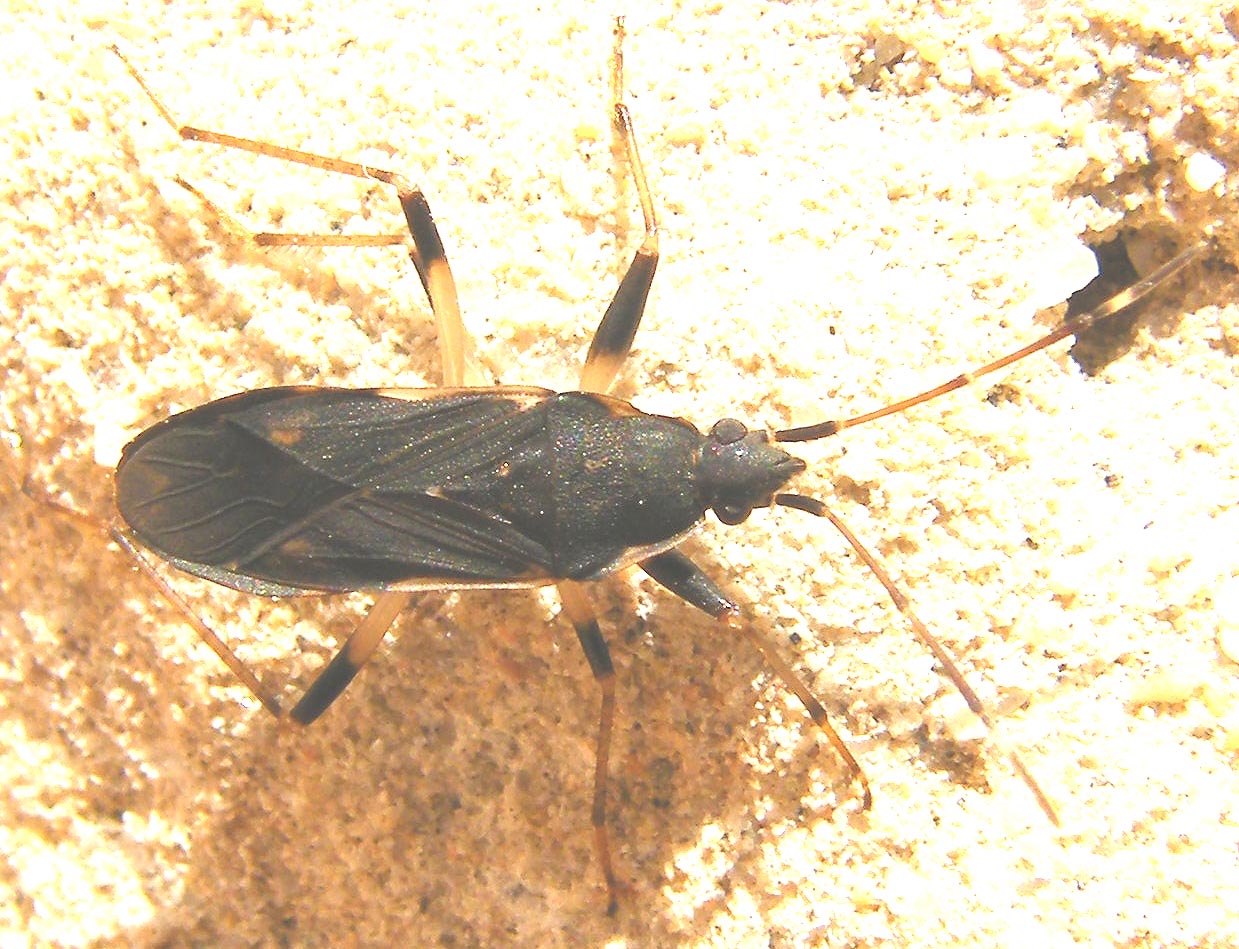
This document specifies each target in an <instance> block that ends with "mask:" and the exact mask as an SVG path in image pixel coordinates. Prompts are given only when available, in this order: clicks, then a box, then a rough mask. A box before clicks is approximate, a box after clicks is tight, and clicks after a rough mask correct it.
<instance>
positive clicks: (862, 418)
mask: <svg viewBox="0 0 1239 949" xmlns="http://www.w3.org/2000/svg"><path fill="white" fill-rule="evenodd" d="M1210 244H1211V241H1210V240H1209V238H1203V239H1201V240H1199V241H1197V242H1196V243H1195V244H1193V245H1192V246H1190V247H1188V248H1187V249H1186V250H1181V251H1179V253H1178V254H1176V255H1175V256H1174V257H1172V258H1171V259H1170V260H1168V261H1166V263H1164V264H1162V265H1161V266H1160V267H1158V268H1157V269H1156V270H1154V271H1153V272H1152V273H1151V274H1149V275H1148V276H1147V277H1145V278H1144V279H1143V280H1140V281H1138V282H1136V283H1134V284H1132V285H1131V286H1130V287H1128V288H1127V289H1126V290H1124V291H1123V292H1122V293H1119V294H1116V295H1115V296H1113V297H1111V298H1110V299H1109V300H1107V301H1106V302H1105V303H1103V304H1101V305H1100V306H1098V307H1096V308H1094V309H1092V310H1089V311H1088V312H1087V313H1081V314H1080V315H1079V316H1075V317H1069V318H1068V319H1065V320H1063V321H1062V322H1061V323H1059V324H1058V326H1056V327H1055V328H1054V329H1053V330H1051V331H1050V332H1048V333H1046V334H1045V335H1044V336H1042V337H1041V338H1040V339H1038V340H1035V341H1034V342H1031V343H1029V344H1028V345H1027V346H1025V347H1023V348H1022V349H1017V350H1016V351H1015V352H1013V353H1008V354H1007V355H1005V356H1003V357H1002V358H1000V359H995V360H994V361H993V362H990V363H986V364H985V365H984V366H979V367H977V368H976V369H973V370H972V371H971V372H965V373H961V374H960V375H958V376H956V377H955V378H954V379H951V380H950V381H949V382H944V383H943V384H942V385H940V386H936V387H935V388H933V389H928V390H926V391H925V392H922V393H920V394H919V395H914V396H911V397H909V398H907V399H902V400H900V401H899V402H892V403H891V404H890V405H886V406H883V407H882V408H880V409H875V410H874V411H872V412H866V413H865V414H864V415H857V416H855V417H853V418H849V419H836V420H833V421H829V422H818V423H816V424H814V425H801V426H799V427H797V428H785V429H783V430H782V431H777V432H774V433H772V434H773V437H774V440H775V441H776V442H811V441H815V440H816V439H819V438H826V437H827V436H829V435H837V434H838V433H839V432H841V431H843V430H844V429H845V428H853V427H854V426H857V425H863V424H864V423H866V422H872V421H874V420H876V419H880V418H886V416H888V415H895V414H897V413H899V412H902V411H904V410H905V409H910V408H912V407H913V406H914V405H920V404H921V403H923V402H928V401H930V400H931V399H936V398H938V396H940V395H946V394H947V393H948V392H954V391H955V390H956V389H962V388H963V387H964V386H966V385H969V384H970V383H972V382H973V381H974V380H976V379H979V378H981V377H982V376H987V375H989V374H990V373H992V372H997V371H998V370H999V369H1003V368H1005V367H1007V366H1009V365H1011V364H1012V363H1016V362H1019V361H1020V360H1021V359H1023V358H1025V357H1026V356H1031V355H1032V354H1033V353H1038V352H1040V351H1041V350H1043V349H1046V348H1047V347H1049V346H1053V345H1054V344H1055V343H1057V342H1058V341H1059V340H1062V339H1066V338H1067V337H1068V336H1075V335H1076V334H1077V333H1082V332H1084V331H1085V330H1087V329H1089V328H1090V327H1092V326H1095V325H1096V324H1098V323H1100V322H1101V321H1102V320H1106V319H1109V318H1110V317H1112V316H1114V315H1115V314H1116V313H1121V312H1122V311H1123V310H1126V309H1127V308H1128V307H1130V306H1132V305H1133V304H1135V303H1137V302H1139V301H1140V300H1142V299H1144V298H1145V297H1146V296H1148V295H1149V294H1150V293H1152V292H1153V291H1154V290H1155V289H1157V287H1158V286H1160V285H1161V284H1162V283H1164V282H1165V281H1167V280H1169V279H1170V278H1171V277H1172V276H1174V275H1175V274H1176V273H1178V272H1179V271H1180V270H1182V269H1183V268H1184V267H1186V266H1187V265H1188V264H1190V263H1191V262H1192V261H1194V260H1196V259H1197V258H1198V257H1200V256H1201V255H1202V254H1203V253H1204V252H1205V251H1206V250H1207V249H1208V247H1209V246H1210ZM791 506H793V507H794V506H795V505H791ZM810 513H812V512H810Z"/></svg>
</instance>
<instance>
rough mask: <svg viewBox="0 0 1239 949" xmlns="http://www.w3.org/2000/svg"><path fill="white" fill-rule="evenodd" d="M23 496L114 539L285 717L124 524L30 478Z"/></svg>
mask: <svg viewBox="0 0 1239 949" xmlns="http://www.w3.org/2000/svg"><path fill="white" fill-rule="evenodd" d="M21 489H22V493H23V494H25V495H26V497H28V498H30V500H32V501H34V502H35V503H36V504H40V505H42V506H43V507H46V508H48V509H49V510H51V511H54V512H55V513H57V514H59V515H61V516H63V517H68V518H71V519H72V520H74V521H77V522H78V523H79V524H82V525H85V526H86V527H89V528H91V529H92V530H96V531H98V532H99V533H101V534H102V535H104V536H105V537H109V538H111V539H112V540H113V541H114V542H115V543H116V545H117V546H118V547H120V549H121V550H123V551H124V552H125V553H126V554H128V555H129V557H130V559H132V560H133V563H134V565H135V566H136V567H137V568H138V571H139V572H140V573H141V574H142V575H143V576H144V577H146V579H147V580H149V581H150V582H151V584H152V585H154V587H155V589H157V590H158V591H159V592H160V594H161V595H162V596H163V598H164V599H165V600H167V601H168V603H169V604H170V605H171V606H173V607H174V608H175V609H177V610H178V611H180V613H181V615H182V616H184V617H185V620H186V622H188V623H189V625H190V626H192V627H193V628H194V632H196V633H197V634H198V637H199V638H200V639H201V640H202V641H203V642H204V643H205V644H206V645H207V646H208V647H210V649H211V651H212V652H214V653H215V655H217V656H219V658H220V660H221V661H222V662H223V663H224V665H226V666H227V667H228V669H229V670H230V671H231V672H232V674H233V675H235V676H236V677H237V679H238V680H239V681H240V682H241V684H242V685H244V686H245V687H246V688H247V689H249V690H250V693H251V694H252V695H253V696H254V698H256V699H257V700H258V701H259V703H260V704H261V705H262V707H263V708H265V709H266V710H267V711H268V712H270V713H271V714H272V715H274V716H275V717H276V718H279V717H280V715H281V711H280V703H279V701H278V700H277V699H276V698H275V697H274V696H273V695H272V694H271V693H270V692H268V691H267V690H266V688H264V687H263V685H262V683H261V682H259V681H258V677H257V676H255V675H254V673H253V672H251V671H250V668H249V666H247V665H246V664H245V663H244V662H242V661H241V658H240V657H239V656H238V655H237V654H236V653H235V652H233V651H232V648H231V647H230V646H229V645H228V644H227V643H226V642H224V641H223V640H222V639H220V638H219V634H218V633H216V632H215V630H213V629H211V627H210V626H208V625H207V624H206V623H204V622H203V621H202V619H201V618H200V617H199V616H198V614H197V613H195V612H194V610H193V607H191V606H190V605H189V604H188V603H186V602H185V598H184V597H183V596H181V595H180V594H179V593H177V592H176V590H175V588H173V586H172V584H170V583H168V581H167V580H165V579H164V578H163V575H162V574H161V573H160V572H159V569H158V568H157V567H156V566H155V565H154V564H153V563H151V561H150V560H149V559H148V558H147V557H146V556H145V555H144V554H143V553H142V551H141V549H140V548H139V547H138V546H137V545H136V544H135V543H134V542H133V540H132V538H131V537H130V536H129V534H128V532H127V531H126V530H125V528H124V527H123V525H121V523H120V522H119V520H117V521H113V522H112V523H111V524H109V523H106V522H105V521H103V520H101V519H99V518H97V517H95V516H94V515H92V514H87V513H86V512H84V511H79V510H77V508H73V507H70V506H69V505H67V504H63V503H61V502H60V501H57V500H56V499H55V498H52V497H51V496H49V495H48V494H47V492H46V491H44V490H43V489H42V488H40V487H38V486H37V485H35V484H34V482H32V481H31V480H30V479H29V478H27V479H26V480H25V481H23V482H22V486H21Z"/></svg>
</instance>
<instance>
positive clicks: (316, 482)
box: [116, 387, 551, 595]
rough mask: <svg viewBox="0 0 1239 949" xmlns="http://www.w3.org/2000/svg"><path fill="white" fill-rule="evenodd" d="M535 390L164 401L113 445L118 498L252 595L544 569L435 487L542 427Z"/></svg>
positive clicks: (515, 534)
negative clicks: (166, 414)
mask: <svg viewBox="0 0 1239 949" xmlns="http://www.w3.org/2000/svg"><path fill="white" fill-rule="evenodd" d="M550 395H551V393H550V392H548V391H546V390H544V389H533V388H523V387H522V388H516V387H504V388H494V389H440V390H379V389H315V388H283V389H263V390H257V391H253V392H246V393H242V394H240V395H236V396H232V397H230V398H227V399H221V400H219V401H217V402H212V403H209V404H208V405H205V406H201V407H200V408H197V409H193V410H191V411H189V412H185V413H182V414H180V415H176V416H174V417H172V418H170V419H168V420H167V421H165V422H163V423H161V424H159V425H157V426H155V427H153V428H151V429H149V430H147V431H146V432H144V433H143V434H142V435H140V436H138V438H136V439H134V441H133V442H131V443H130V444H129V446H127V447H126V449H125V452H124V456H123V457H122V459H121V463H120V465H119V467H118V468H117V473H116V492H117V505H118V507H119V508H120V511H121V515H122V516H123V517H124V519H125V521H126V522H127V523H128V524H129V526H130V528H131V529H132V531H133V532H134V534H135V535H136V536H137V537H138V539H139V540H140V541H141V542H142V543H143V544H145V545H146V546H148V547H150V548H151V549H153V550H155V551H157V552H159V553H160V554H161V555H162V556H164V557H165V558H166V559H168V560H169V561H171V562H172V563H174V564H176V565H177V566H179V567H181V568H182V569H185V570H187V571H189V572H191V573H194V574H197V575H199V576H203V577H206V578H208V579H211V580H214V581H216V582H219V583H224V584H226V585H228V586H232V587H236V588H238V589H243V590H248V591H251V592H255V593H262V594H281V595H288V594H294V593H306V592H319V591H341V590H358V589H361V590H364V589H388V588H392V587H397V586H399V587H404V588H408V587H419V586H438V585H442V586H504V585H535V584H537V583H539V582H545V581H546V580H547V579H548V577H549V572H550V569H551V555H550V552H549V551H547V550H546V548H545V546H544V545H543V544H542V543H540V542H538V541H537V540H535V539H534V538H532V537H530V536H528V534H527V533H525V532H522V531H521V530H519V529H518V528H517V527H515V526H514V525H513V524H512V523H511V522H510V521H509V520H507V519H505V518H503V517H501V516H498V515H497V514H496V513H495V512H492V511H485V510H478V509H475V508H472V507H469V506H467V505H464V504H462V503H460V502H458V501H454V500H452V499H450V498H447V497H444V496H443V495H442V494H441V493H440V487H441V486H442V485H444V484H446V483H461V482H462V481H465V482H468V481H469V479H486V478H494V477H495V476H496V471H497V470H498V469H499V468H501V467H502V465H503V462H504V459H505V458H507V457H509V456H511V454H512V453H513V452H518V451H528V449H529V446H530V444H536V443H537V440H538V439H542V438H544V433H543V430H544V423H543V417H542V416H543V413H542V411H541V408H542V406H543V404H544V403H545V400H546V399H547V398H548V397H549V396H550Z"/></svg>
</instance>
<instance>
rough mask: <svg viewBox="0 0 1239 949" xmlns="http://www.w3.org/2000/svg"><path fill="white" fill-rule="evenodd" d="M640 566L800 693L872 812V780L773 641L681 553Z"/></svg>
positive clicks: (659, 556)
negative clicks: (738, 636) (745, 643)
mask: <svg viewBox="0 0 1239 949" xmlns="http://www.w3.org/2000/svg"><path fill="white" fill-rule="evenodd" d="M639 566H640V567H641V569H642V570H644V571H645V572H646V573H647V574H649V575H650V576H651V577H653V578H654V580H656V581H657V582H658V583H660V584H662V585H663V586H664V587H666V588H667V589H668V590H670V591H671V592H672V593H674V594H675V595H676V596H678V597H679V598H680V599H682V600H684V601H685V602H686V603H689V604H690V605H692V606H695V607H697V609H699V610H702V611H703V612H705V613H707V614H708V615H710V616H713V617H714V618H715V619H717V620H721V621H722V622H724V623H726V624H727V625H728V626H729V627H731V628H732V629H735V630H739V631H740V633H742V634H743V635H744V636H745V637H746V638H747V639H748V640H749V642H751V643H752V644H753V645H754V646H755V647H756V648H757V651H758V652H760V653H761V654H762V657H763V658H764V659H765V660H766V662H767V663H769V665H770V667H771V668H772V669H774V671H775V672H776V673H777V674H778V676H779V678H780V679H782V680H783V683H784V684H785V685H786V686H787V687H788V688H789V689H791V690H792V691H793V692H795V693H796V697H797V698H798V699H800V703H801V704H802V705H803V706H804V707H805V711H806V712H808V713H809V717H810V718H811V719H813V724H815V725H816V726H817V727H818V728H820V729H821V730H822V732H823V734H825V735H826V739H827V740H828V741H829V742H830V744H831V746H832V747H833V748H834V749H835V752H836V754H838V755H839V757H840V758H842V759H843V763H844V764H845V765H847V768H848V773H849V777H850V778H851V779H852V780H854V781H855V782H856V783H857V784H859V785H860V787H861V807H862V808H864V809H865V810H868V809H869V806H870V805H871V804H872V803H873V794H872V793H871V792H870V790H869V780H868V779H867V778H866V777H865V772H864V771H862V770H861V767H860V763H859V762H858V761H857V760H856V758H855V757H853V755H852V752H851V751H849V750H848V746H847V745H846V744H845V743H844V741H843V739H842V738H840V737H839V733H838V732H837V731H835V729H834V726H833V725H831V724H830V719H829V718H827V717H826V709H825V708H823V707H822V703H821V702H819V701H818V700H817V697H816V696H815V695H814V694H813V693H812V692H810V691H809V687H808V686H807V685H805V684H804V682H803V681H802V680H801V678H800V676H798V675H796V672H795V670H793V669H792V667H791V666H790V665H788V664H787V662H786V661H785V660H784V659H783V657H782V656H780V655H779V653H778V651H777V650H776V649H775V647H774V643H772V642H771V641H770V639H769V637H767V636H764V635H762V634H761V633H760V632H758V631H757V630H756V629H753V628H752V627H751V626H750V625H749V624H747V623H744V622H743V621H742V620H741V619H740V607H738V606H737V605H736V604H735V603H733V602H732V601H731V600H729V599H728V598H727V597H726V596H724V595H723V593H722V591H721V590H719V588H718V587H717V586H715V584H714V581H713V580H711V579H710V578H709V577H707V576H706V575H705V574H704V573H703V572H702V571H701V568H699V567H698V566H697V565H696V564H695V563H693V562H692V561H691V560H689V559H688V558H687V557H686V556H684V554H682V553H680V552H679V551H678V550H668V551H666V552H665V553H661V554H657V555H655V556H653V557H650V558H649V559H648V560H642V561H641V562H640V564H639Z"/></svg>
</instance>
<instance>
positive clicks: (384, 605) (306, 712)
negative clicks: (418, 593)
mask: <svg viewBox="0 0 1239 949" xmlns="http://www.w3.org/2000/svg"><path fill="white" fill-rule="evenodd" d="M412 598H413V596H412V594H410V593H393V592H387V593H381V594H379V595H378V597H376V598H375V601H374V605H373V606H372V607H370V611H369V612H368V613H366V615H365V616H363V617H362V618H361V622H360V623H358V624H357V628H356V629H354V630H353V632H352V635H350V636H349V638H348V639H346V640H345V641H344V645H343V646H341V647H340V649H339V650H338V651H337V652H336V654H335V656H334V657H333V658H332V660H331V662H329V663H328V664H327V667H326V668H325V669H323V671H322V672H320V673H319V674H318V677H317V678H316V679H315V680H314V681H313V682H312V683H310V687H309V688H308V689H307V690H306V693H305V695H303V696H301V701H299V702H298V703H297V704H296V706H295V707H294V708H293V711H292V718H293V721H295V722H298V723H300V724H302V725H309V724H310V722H312V721H314V720H315V719H316V718H318V716H320V715H322V714H323V712H325V711H327V706H329V705H330V704H331V703H332V702H334V701H335V700H336V699H338V698H339V697H340V693H341V692H343V691H344V690H345V688H347V687H348V684H349V683H350V682H352V681H353V677H354V676H356V675H357V673H358V672H359V671H360V670H361V667H362V666H363V665H365V663H366V660H368V659H369V658H370V657H371V656H372V655H373V654H374V650H375V649H377V648H378V645H379V643H380V642H382V641H383V635H384V634H385V633H386V632H387V630H388V629H389V628H391V624H392V623H393V622H395V619H396V616H397V615H399V613H400V611H401V610H403V609H404V608H405V607H406V606H408V605H409V601H410V600H411V599H412Z"/></svg>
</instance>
